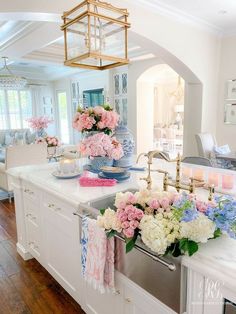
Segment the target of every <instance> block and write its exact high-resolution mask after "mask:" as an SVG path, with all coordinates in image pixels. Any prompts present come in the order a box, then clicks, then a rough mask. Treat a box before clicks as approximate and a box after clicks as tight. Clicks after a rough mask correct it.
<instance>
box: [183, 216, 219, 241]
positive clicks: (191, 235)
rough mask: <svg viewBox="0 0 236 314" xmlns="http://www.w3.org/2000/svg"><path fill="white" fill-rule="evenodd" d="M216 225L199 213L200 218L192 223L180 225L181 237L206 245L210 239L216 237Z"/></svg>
mask: <svg viewBox="0 0 236 314" xmlns="http://www.w3.org/2000/svg"><path fill="white" fill-rule="evenodd" d="M214 232H215V224H214V223H213V222H212V221H211V220H210V219H208V218H207V217H206V216H205V215H204V214H203V213H199V215H198V218H196V219H194V220H192V221H190V222H181V223H180V236H181V238H187V239H189V240H192V241H195V242H198V243H206V242H207V240H208V239H210V238H213V237H214Z"/></svg>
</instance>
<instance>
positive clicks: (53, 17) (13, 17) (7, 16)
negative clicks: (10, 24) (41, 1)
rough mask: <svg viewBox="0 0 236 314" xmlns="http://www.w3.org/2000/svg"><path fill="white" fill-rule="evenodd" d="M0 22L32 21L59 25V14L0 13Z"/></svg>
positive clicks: (60, 20)
mask: <svg viewBox="0 0 236 314" xmlns="http://www.w3.org/2000/svg"><path fill="white" fill-rule="evenodd" d="M0 21H34V22H54V23H61V24H62V19H61V14H54V13H40V12H1V13H0Z"/></svg>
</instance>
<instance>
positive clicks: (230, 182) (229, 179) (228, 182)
mask: <svg viewBox="0 0 236 314" xmlns="http://www.w3.org/2000/svg"><path fill="white" fill-rule="evenodd" d="M222 188H223V189H225V190H232V189H233V188H234V175H232V174H223V175H222Z"/></svg>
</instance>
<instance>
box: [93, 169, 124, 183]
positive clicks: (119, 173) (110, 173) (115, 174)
mask: <svg viewBox="0 0 236 314" xmlns="http://www.w3.org/2000/svg"><path fill="white" fill-rule="evenodd" d="M98 176H99V178H102V179H116V180H117V181H124V180H127V179H129V178H130V172H128V171H127V170H126V169H124V168H119V167H102V168H101V171H100V172H99V174H98Z"/></svg>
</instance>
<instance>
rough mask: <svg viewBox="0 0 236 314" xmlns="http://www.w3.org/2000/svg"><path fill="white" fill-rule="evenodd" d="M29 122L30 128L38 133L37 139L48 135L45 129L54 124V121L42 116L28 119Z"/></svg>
mask: <svg viewBox="0 0 236 314" xmlns="http://www.w3.org/2000/svg"><path fill="white" fill-rule="evenodd" d="M27 122H28V123H29V127H30V128H31V129H33V130H35V131H36V135H37V137H43V136H45V135H47V134H46V132H45V129H46V128H47V127H48V126H49V124H50V123H52V122H53V120H52V119H50V118H49V117H46V116H41V117H32V118H30V119H27Z"/></svg>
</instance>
